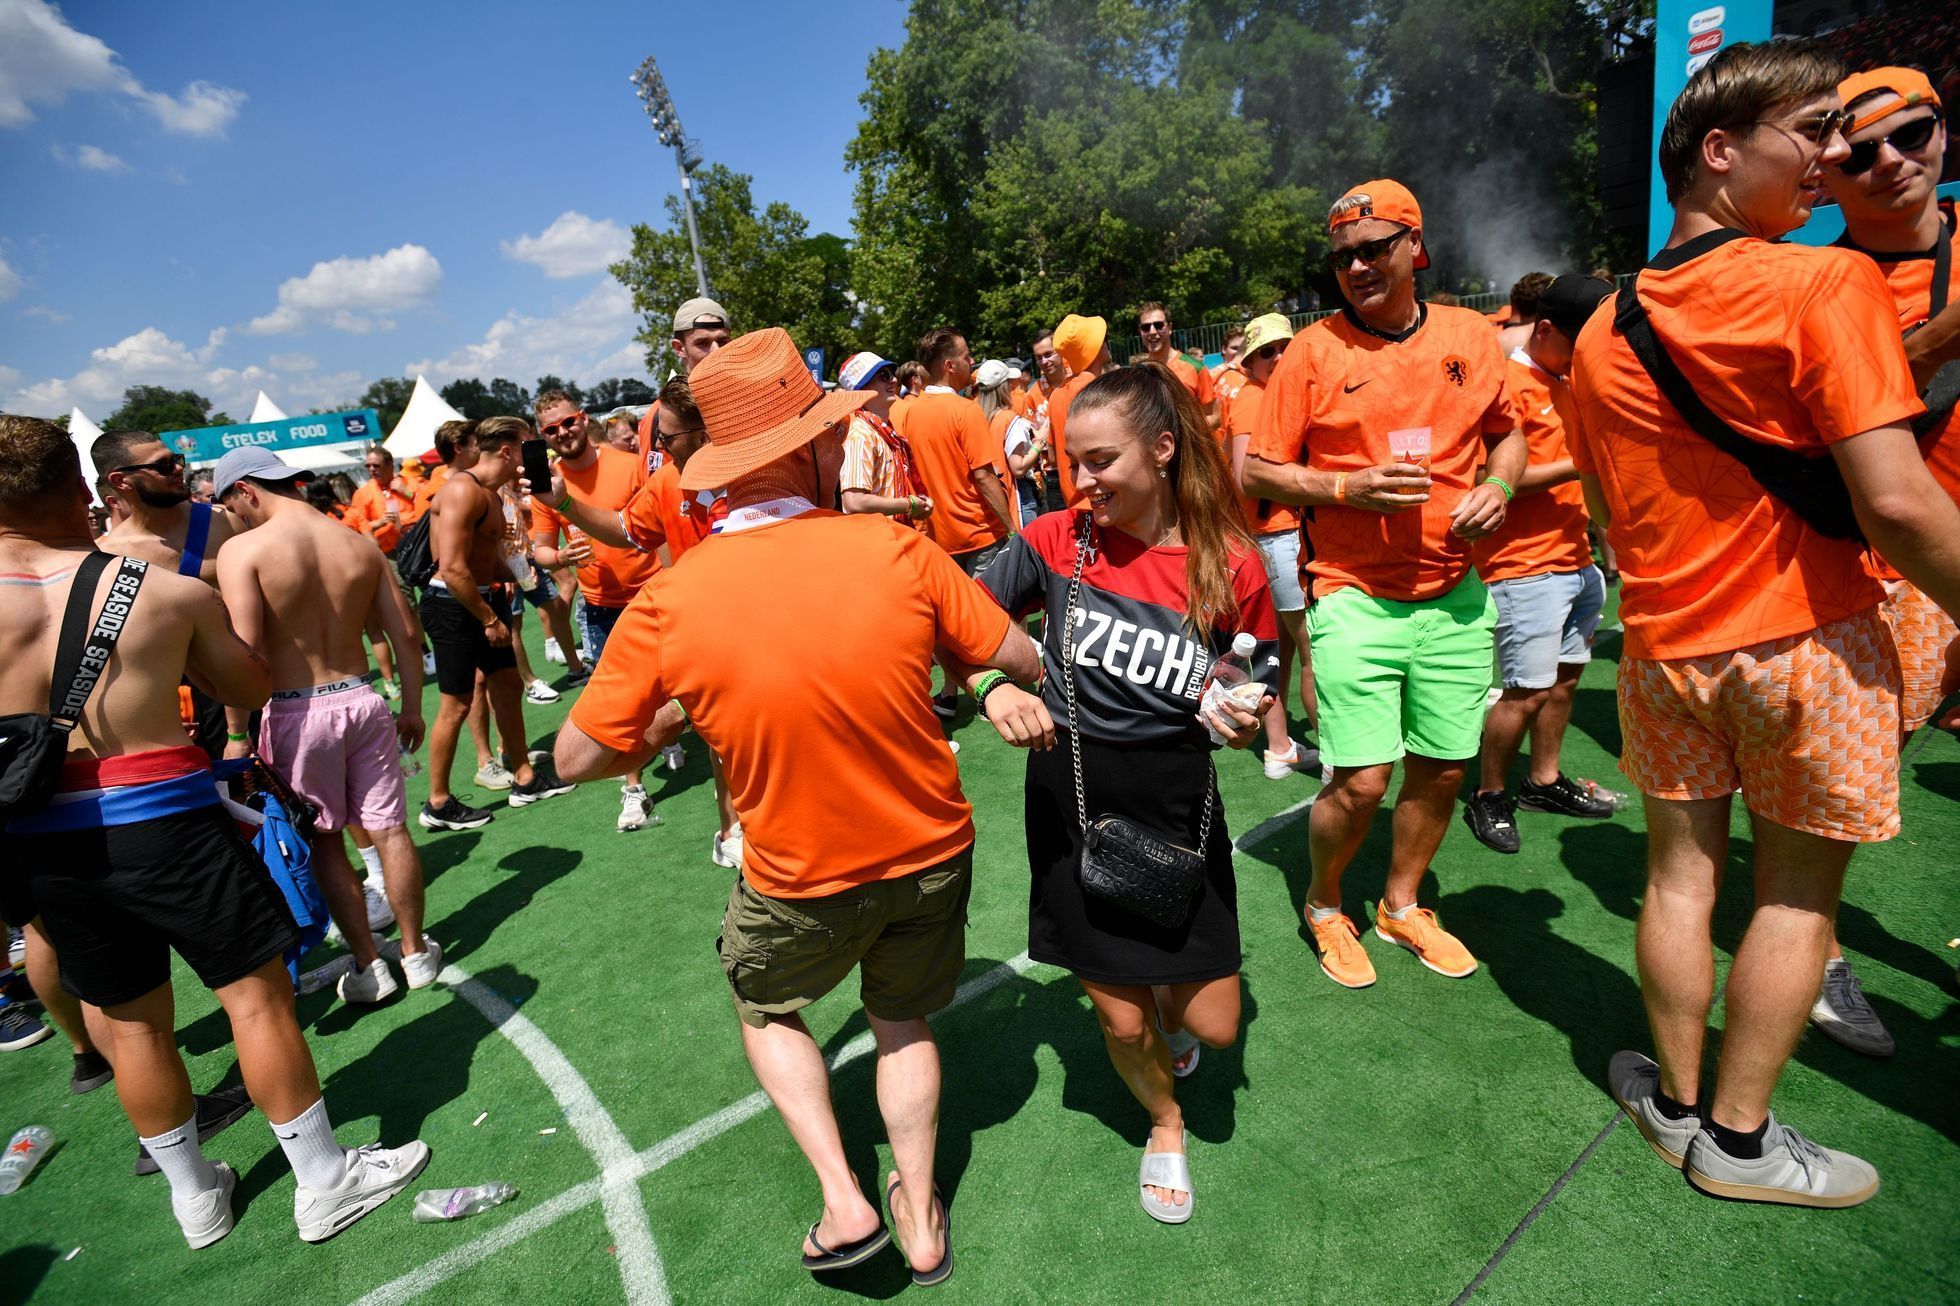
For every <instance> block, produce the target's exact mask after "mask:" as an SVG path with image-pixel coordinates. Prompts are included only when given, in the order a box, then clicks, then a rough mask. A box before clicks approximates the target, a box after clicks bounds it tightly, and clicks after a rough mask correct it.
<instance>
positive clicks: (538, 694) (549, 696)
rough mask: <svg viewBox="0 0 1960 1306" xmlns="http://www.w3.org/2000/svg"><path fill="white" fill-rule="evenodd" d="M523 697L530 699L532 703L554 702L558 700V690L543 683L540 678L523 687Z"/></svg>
mask: <svg viewBox="0 0 1960 1306" xmlns="http://www.w3.org/2000/svg"><path fill="white" fill-rule="evenodd" d="M524 697H525V698H528V699H530V700H531V701H532V702H533V703H556V702H557V701H558V691H557V690H555V689H553V688H552V687H551V686H550V685H547V684H545V683H544V681H542V680H533V681H532V682H531V683H530V684H528V685H526V686H525V687H524Z"/></svg>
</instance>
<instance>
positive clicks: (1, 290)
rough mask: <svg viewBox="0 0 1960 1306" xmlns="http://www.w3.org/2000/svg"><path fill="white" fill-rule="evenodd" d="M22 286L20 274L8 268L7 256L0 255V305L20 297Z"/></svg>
mask: <svg viewBox="0 0 1960 1306" xmlns="http://www.w3.org/2000/svg"><path fill="white" fill-rule="evenodd" d="M20 286H21V281H20V273H18V272H16V271H14V270H13V269H12V268H10V267H8V266H7V259H6V256H5V255H0V304H4V303H6V302H7V301H8V300H10V299H12V298H13V297H14V296H15V295H18V294H19V293H20Z"/></svg>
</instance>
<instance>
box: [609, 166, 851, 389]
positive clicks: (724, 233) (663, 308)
mask: <svg viewBox="0 0 1960 1306" xmlns="http://www.w3.org/2000/svg"><path fill="white" fill-rule="evenodd" d="M751 180H752V179H751V178H749V177H748V176H746V175H744V174H742V173H738V172H732V171H730V170H729V169H728V168H726V167H724V166H723V165H721V164H718V163H717V164H711V165H710V166H709V167H708V168H706V169H705V170H703V171H702V172H701V173H700V174H698V175H697V176H696V177H695V179H694V188H695V189H694V195H695V208H696V217H697V220H698V223H699V226H700V231H701V253H702V259H703V261H704V262H705V263H706V264H707V269H708V284H709V286H710V287H711V288H712V290H713V293H714V295H715V297H716V298H717V299H718V300H720V301H721V302H722V303H723V304H724V305H726V306H727V308H728V312H729V314H730V315H731V316H732V317H733V318H734V326H735V329H736V330H738V331H753V330H755V329H756V328H758V327H765V326H780V327H784V328H786V329H787V330H788V331H789V333H790V335H791V336H793V337H794V338H795V340H796V343H797V344H798V345H801V346H803V347H805V348H808V347H810V346H813V345H814V346H822V347H824V348H827V349H829V350H831V351H832V353H833V355H834V354H835V353H836V352H837V351H838V350H842V349H847V348H853V347H855V346H856V344H857V340H858V336H857V334H856V321H857V315H856V310H855V307H854V304H853V301H852V300H851V298H850V296H849V293H848V292H849V284H848V281H847V277H848V272H849V267H850V264H849V261H848V259H847V258H846V257H845V256H844V253H843V251H844V249H845V248H846V247H845V245H844V242H843V241H842V240H841V238H839V237H836V236H830V235H819V236H810V235H809V234H808V232H809V222H808V220H807V219H805V218H804V217H803V215H802V214H801V213H798V212H797V211H796V210H795V209H793V208H791V207H790V206H789V205H787V204H784V203H781V202H780V201H779V202H776V203H772V204H769V205H767V206H766V207H765V208H763V209H762V210H761V212H757V210H756V206H755V196H754V193H753V190H752V188H751ZM666 207H667V228H666V229H665V230H663V231H655V230H654V229H653V228H652V227H650V226H648V225H646V224H645V223H636V224H635V225H634V227H633V248H632V252H631V253H629V254H628V255H627V256H626V258H624V259H622V260H621V261H620V262H618V263H615V264H613V265H612V274H613V276H615V277H617V278H618V279H619V281H620V283H621V284H622V285H624V286H625V287H626V288H627V289H628V290H629V291H631V292H632V294H633V307H634V310H635V311H637V312H638V313H639V314H640V315H641V321H642V325H641V329H640V330H639V332H638V333H637V334H636V335H635V336H634V338H635V339H636V340H638V341H640V343H642V344H643V345H645V346H646V350H647V372H648V374H649V375H651V376H655V377H659V376H665V375H667V374H668V373H670V372H671V371H673V370H674V362H673V358H672V354H671V351H670V350H669V348H668V344H667V342H668V340H669V339H670V338H671V336H672V327H673V313H674V310H675V309H676V308H678V307H680V305H681V304H682V303H684V302H685V301H687V300H689V299H691V298H693V297H694V295H695V293H696V292H695V284H694V256H693V254H692V252H691V251H690V249H689V246H688V240H687V228H686V222H685V219H684V218H683V217H682V214H681V207H680V200H679V198H678V197H674V196H669V197H668V199H667V202H666Z"/></svg>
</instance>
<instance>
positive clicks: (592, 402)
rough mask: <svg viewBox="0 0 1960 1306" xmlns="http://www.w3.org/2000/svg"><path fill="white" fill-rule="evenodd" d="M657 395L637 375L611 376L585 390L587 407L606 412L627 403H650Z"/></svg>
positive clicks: (598, 411) (594, 410)
mask: <svg viewBox="0 0 1960 1306" xmlns="http://www.w3.org/2000/svg"><path fill="white" fill-rule="evenodd" d="M655 398H656V396H655V395H654V393H653V387H651V386H649V385H648V384H647V383H646V382H644V381H642V380H640V379H638V378H637V377H630V376H629V377H618V376H609V377H607V378H606V379H605V380H603V381H601V382H599V383H598V384H597V385H595V386H593V387H592V388H591V389H590V390H588V391H586V392H585V404H586V407H587V408H589V409H591V410H592V411H593V412H597V413H606V412H611V411H612V410H613V409H615V408H621V407H624V406H626V405H627V404H634V405H638V404H650V403H652V402H653V401H654V399H655Z"/></svg>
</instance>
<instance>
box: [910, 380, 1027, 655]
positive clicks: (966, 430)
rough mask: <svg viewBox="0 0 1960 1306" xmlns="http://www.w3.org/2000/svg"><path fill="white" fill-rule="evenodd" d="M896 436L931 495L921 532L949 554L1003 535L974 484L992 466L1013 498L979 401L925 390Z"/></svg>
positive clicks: (981, 546) (980, 546) (997, 444)
mask: <svg viewBox="0 0 1960 1306" xmlns="http://www.w3.org/2000/svg"><path fill="white" fill-rule="evenodd" d="M899 434H900V435H903V436H904V437H905V439H906V441H907V442H908V443H909V444H910V445H911V446H912V458H913V470H914V471H915V472H916V473H917V475H918V478H919V480H920V482H921V483H923V484H924V486H925V489H926V493H927V494H929V495H931V496H932V516H930V517H928V518H926V534H927V535H929V536H931V537H932V541H933V543H935V544H937V545H938V546H939V547H940V548H942V549H944V550H946V552H948V553H971V552H972V551H973V550H975V549H984V548H986V547H987V546H988V545H989V544H992V543H994V542H995V541H997V540H1000V539H1004V538H1005V537H1006V535H1007V530H1006V528H1005V527H1003V526H1002V525H1001V523H1000V519H999V518H998V517H996V516H994V512H993V509H991V508H989V507H988V506H987V501H986V500H985V499H982V498H981V497H980V490H979V487H978V486H976V485H974V483H973V472H974V471H975V470H976V469H978V468H981V467H991V468H993V469H994V471H995V472H996V473H997V474H998V475H999V476H1000V478H1001V488H1002V490H1003V491H1004V492H1005V493H1006V495H1007V501H1008V503H1009V504H1012V503H1013V502H1014V487H1013V478H1012V477H1010V476H1008V474H1007V457H1006V455H1005V454H1003V453H1002V452H1001V447H1000V441H999V440H996V439H995V438H994V436H993V433H992V432H991V431H989V430H988V429H987V419H986V416H985V415H984V414H982V413H981V411H980V405H979V404H977V403H975V402H973V400H971V399H963V398H961V397H960V396H959V395H958V394H957V393H955V392H954V391H951V390H944V389H939V388H937V387H934V388H930V389H928V390H926V391H925V392H924V393H923V394H921V395H920V396H919V397H918V398H917V399H914V400H913V401H912V402H911V406H910V407H909V408H908V409H907V410H906V413H905V426H904V428H903V429H902V430H901V431H900V432H899ZM987 651H988V652H990V653H991V652H992V651H993V650H992V649H989V650H987Z"/></svg>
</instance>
